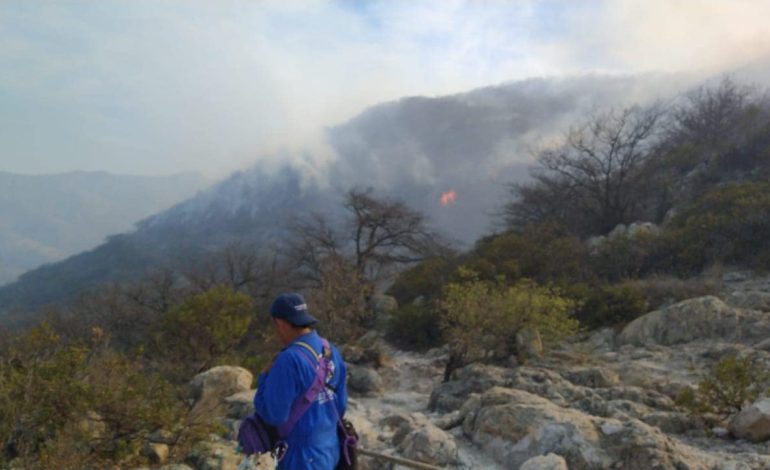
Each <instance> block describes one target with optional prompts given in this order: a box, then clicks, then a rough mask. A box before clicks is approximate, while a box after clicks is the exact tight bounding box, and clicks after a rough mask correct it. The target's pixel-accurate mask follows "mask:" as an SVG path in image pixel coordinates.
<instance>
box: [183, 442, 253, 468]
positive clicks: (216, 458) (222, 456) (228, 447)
mask: <svg viewBox="0 0 770 470" xmlns="http://www.w3.org/2000/svg"><path fill="white" fill-rule="evenodd" d="M235 446H236V443H235V442H233V441H223V440H219V439H216V440H212V441H204V442H199V443H198V444H196V445H195V446H194V447H193V449H192V451H190V453H189V454H188V455H187V457H186V458H185V463H186V464H189V465H191V466H192V467H194V468H195V469H196V470H236V469H237V468H238V465H240V463H241V462H242V461H243V458H244V457H243V455H242V454H238V453H237V452H236V451H235Z"/></svg>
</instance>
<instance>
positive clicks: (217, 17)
mask: <svg viewBox="0 0 770 470" xmlns="http://www.w3.org/2000/svg"><path fill="white" fill-rule="evenodd" d="M768 17H770V3H768V2H766V1H762V0H757V1H749V0H732V1H729V2H728V1H722V0H703V1H700V2H684V1H669V0H620V1H616V0H612V1H610V0H603V1H586V2H575V1H572V0H564V1H550V0H549V1H535V0H519V1H511V2H479V1H470V0H467V1H462V0H425V1H406V0H404V1H384V0H383V1H373V2H357V1H352V0H339V1H332V2H327V1H321V0H307V1H305V0H303V1H299V0H293V1H286V0H265V1H259V2H257V1H246V0H243V1H235V0H222V1H218V2H203V1H200V0H169V1H164V2H156V1H150V0H133V1H119V0H113V1H103V2H93V1H87V0H82V1H71V2H66V3H53V2H51V3H47V2H26V1H23V0H16V1H14V0H10V1H5V2H2V4H0V138H2V141H3V143H4V149H3V154H4V155H3V157H2V159H3V160H2V161H1V162H0V164H2V168H3V169H5V170H10V171H20V172H32V173H37V172H53V171H66V170H74V169H87V170H109V171H113V172H127V173H139V174H142V173H143V174H159V173H172V172H177V171H180V170H187V169H196V170H199V171H203V172H204V173H206V174H208V175H210V176H215V177H218V176H222V175H224V174H227V173H229V172H230V171H232V170H233V169H237V168H239V167H240V168H242V167H245V166H248V165H251V164H253V163H254V162H255V161H257V160H260V159H270V158H272V159H273V160H285V159H286V158H298V159H299V160H301V162H302V164H303V165H305V166H306V167H308V168H315V169H316V171H318V170H317V169H318V168H322V167H323V166H324V165H326V164H328V163H329V162H330V161H331V160H333V159H334V158H335V152H334V150H333V149H331V148H330V147H329V146H328V144H327V143H326V140H325V138H326V137H325V136H326V134H325V128H326V127H327V126H332V125H335V124H337V123H340V122H342V121H345V120H347V119H349V118H350V117H352V116H354V115H356V114H357V113H358V112H360V111H361V110H362V109H364V108H365V107H367V106H370V105H373V104H376V103H378V102H382V101H387V100H393V99H397V98H399V97H401V96H405V95H428V96H436V95H441V94H447V93H455V92H461V91H465V90H468V89H470V88H474V87H479V86H484V85H488V84H495V83H501V82H506V81H509V80H515V79H523V78H526V77H532V76H565V75H571V74H586V73H592V72H602V73H616V74H621V73H622V74H628V73H640V72H645V71H649V70H657V71H663V72H683V71H686V72H690V73H693V72H695V73H697V74H704V75H705V74H711V73H715V72H718V71H721V70H725V69H729V68H732V67H735V66H738V65H741V64H744V63H747V62H751V61H754V60H756V59H757V58H759V57H762V56H764V55H766V54H767V53H768V51H770V30H768V29H767V28H766V27H765V24H764V23H765V19H766V18H768ZM287 155H291V156H292V157H287ZM297 155H300V156H299V157H297Z"/></svg>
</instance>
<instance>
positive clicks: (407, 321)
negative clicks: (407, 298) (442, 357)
mask: <svg viewBox="0 0 770 470" xmlns="http://www.w3.org/2000/svg"><path fill="white" fill-rule="evenodd" d="M387 335H388V339H389V340H390V341H392V342H393V343H394V344H397V345H398V346H400V347H402V348H407V349H413V350H418V351H422V350H427V349H430V348H433V347H438V346H440V345H441V343H442V340H443V336H442V334H441V314H440V312H439V311H438V310H437V309H436V308H435V306H434V305H432V304H429V303H412V304H408V305H405V306H403V307H401V308H398V309H396V310H395V311H393V312H392V313H391V318H390V322H389V324H388V333H387Z"/></svg>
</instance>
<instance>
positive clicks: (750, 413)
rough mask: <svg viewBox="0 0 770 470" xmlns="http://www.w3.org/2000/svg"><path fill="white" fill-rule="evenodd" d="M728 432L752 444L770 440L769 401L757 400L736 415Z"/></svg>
mask: <svg viewBox="0 0 770 470" xmlns="http://www.w3.org/2000/svg"><path fill="white" fill-rule="evenodd" d="M730 431H731V432H732V433H733V435H734V436H735V437H738V438H740V439H746V440H749V441H752V442H764V441H767V440H768V439H770V399H767V398H766V399H763V400H759V401H758V402H756V403H754V404H753V405H751V406H749V407H747V408H744V409H743V410H741V411H740V412H739V413H738V414H736V415H735V416H734V417H733V419H732V421H731V423H730Z"/></svg>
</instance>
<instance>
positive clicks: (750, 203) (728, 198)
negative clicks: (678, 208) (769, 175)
mask: <svg viewBox="0 0 770 470" xmlns="http://www.w3.org/2000/svg"><path fill="white" fill-rule="evenodd" d="M664 235H665V240H664V241H665V248H666V251H667V261H665V264H666V265H669V266H671V267H673V268H675V269H676V270H677V272H680V273H683V274H689V273H694V272H698V271H701V270H702V269H704V268H705V267H707V266H709V265H711V264H714V263H723V264H739V265H743V266H748V267H752V268H755V269H762V270H767V269H770V264H766V263H767V261H768V260H770V247H768V245H767V240H768V239H769V238H770V183H768V182H760V183H756V182H748V183H732V184H728V185H724V186H721V187H717V188H716V189H713V190H711V191H709V192H707V193H705V194H704V195H702V196H701V197H699V198H698V199H697V200H695V202H694V203H692V204H691V205H690V206H689V207H688V208H687V209H686V210H684V211H683V212H682V213H680V214H679V215H677V216H676V217H674V219H673V220H672V221H671V224H670V227H669V228H668V229H667V230H666V231H665V233H664Z"/></svg>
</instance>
